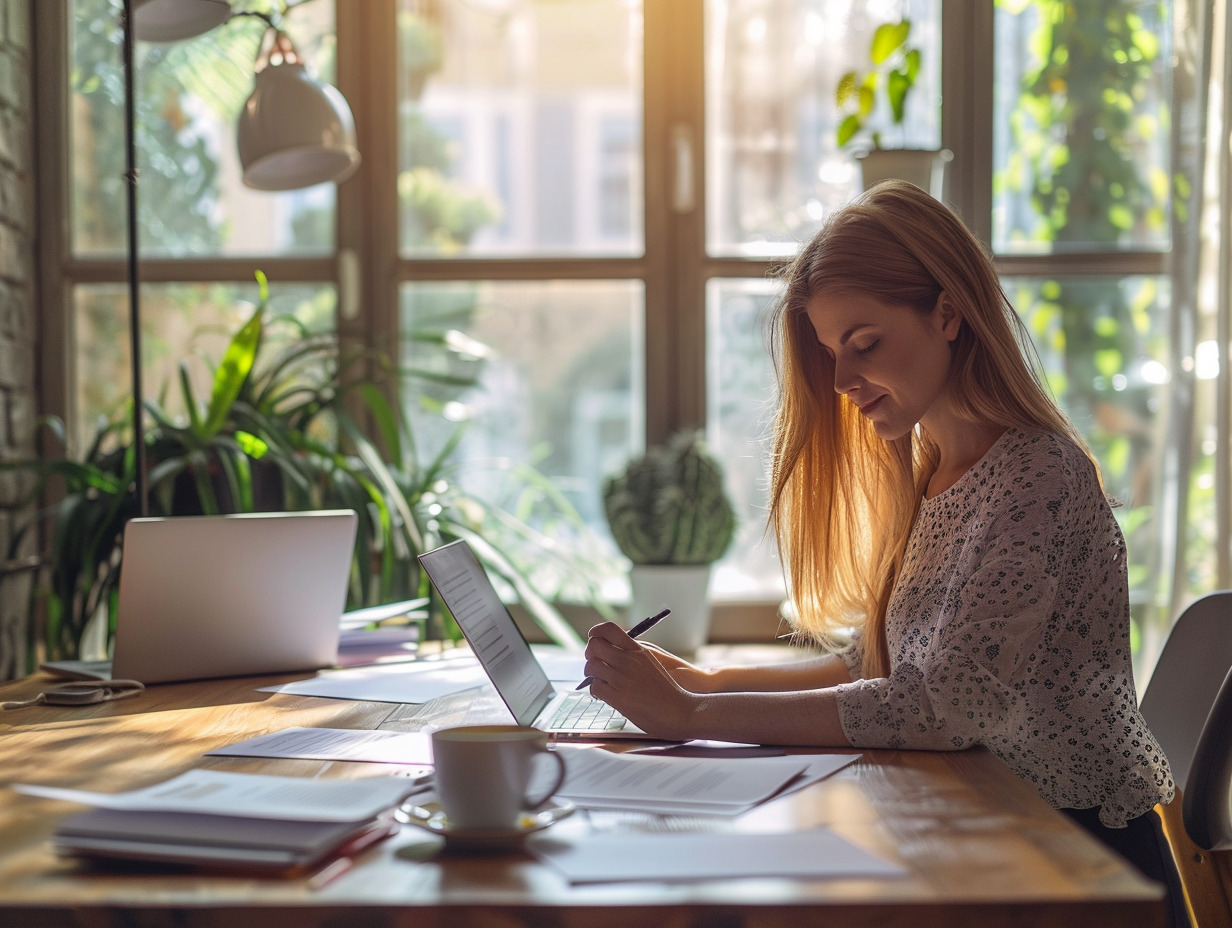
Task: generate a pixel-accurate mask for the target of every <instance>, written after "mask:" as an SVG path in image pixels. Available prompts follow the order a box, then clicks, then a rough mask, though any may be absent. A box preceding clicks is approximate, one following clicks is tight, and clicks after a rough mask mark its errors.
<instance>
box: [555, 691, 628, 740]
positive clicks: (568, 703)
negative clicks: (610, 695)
mask: <svg viewBox="0 0 1232 928" xmlns="http://www.w3.org/2000/svg"><path fill="white" fill-rule="evenodd" d="M625 722H626V719H625V717H624V716H623V715H621V714H620V713H619V712H617V711H616V710H615V709H613V708H612V707H611V706H609V705H608V704H607V703H605V702H604V701H603V700H601V699H595V698H594V697H593V696H591V695H590V693H584V692H575V693H568V694H567V695H566V696H565V698H564V699H562V700H561V702H560V705H559V706H557V707H556V712H555V713H554V714H553V716H552V720H551V721H550V722H549V723H548V728H549V730H550V729H564V730H567V731H614V730H616V729H620V728H624V727H625Z"/></svg>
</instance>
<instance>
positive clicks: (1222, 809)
mask: <svg viewBox="0 0 1232 928" xmlns="http://www.w3.org/2000/svg"><path fill="white" fill-rule="evenodd" d="M1182 810H1183V818H1184V822H1185V831H1186V832H1188V833H1189V837H1190V838H1192V839H1193V842H1194V844H1196V845H1198V847H1200V848H1202V849H1204V850H1207V851H1228V850H1232V671H1229V673H1228V675H1227V676H1226V677H1224V680H1223V686H1221V687H1220V688H1219V695H1218V696H1216V697H1215V704H1214V705H1213V706H1212V707H1211V712H1210V715H1208V716H1207V717H1206V725H1204V726H1203V728H1202V736H1201V737H1200V738H1198V747H1197V748H1196V749H1195V750H1194V755H1193V763H1192V764H1191V765H1190V768H1189V778H1188V779H1187V780H1186V781H1185V790H1184V794H1183V802H1182Z"/></svg>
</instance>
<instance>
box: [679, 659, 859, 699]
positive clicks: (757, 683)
mask: <svg viewBox="0 0 1232 928" xmlns="http://www.w3.org/2000/svg"><path fill="white" fill-rule="evenodd" d="M682 682H683V681H682ZM850 682H851V676H850V674H849V673H848V672H847V665H846V664H844V663H843V661H842V659H841V658H838V657H835V656H834V655H832V654H827V655H824V656H822V657H815V658H810V659H808V660H803V661H796V662H793V663H790V664H765V665H758V666H732V667H717V668H714V669H713V670H709V671H707V672H706V674H705V679H704V681H703V682H702V685H701V686H699V687H698V688H697V689H698V690H699V691H704V692H707V693H778V692H791V691H796V690H817V689H823V688H825V687H828V686H837V685H838V684H840V683H850ZM686 687H687V684H686Z"/></svg>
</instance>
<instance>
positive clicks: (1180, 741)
mask: <svg viewBox="0 0 1232 928" xmlns="http://www.w3.org/2000/svg"><path fill="white" fill-rule="evenodd" d="M1141 710H1142V715H1143V717H1144V718H1145V719H1146V723H1147V725H1148V726H1149V727H1150V729H1151V732H1152V733H1153V734H1154V735H1155V737H1156V738H1157V739H1158V740H1159V743H1160V745H1161V746H1162V747H1163V749H1164V754H1166V755H1167V757H1168V762H1169V764H1170V765H1171V767H1172V775H1173V778H1174V779H1175V781H1176V784H1177V786H1178V787H1180V794H1179V799H1178V800H1174V801H1173V802H1172V803H1170V804H1169V805H1167V806H1160V807H1157V808H1158V811H1159V813H1160V817H1161V818H1162V820H1163V827H1164V833H1165V834H1166V835H1167V836H1168V842H1169V844H1171V846H1172V853H1173V859H1174V860H1175V861H1176V866H1177V870H1178V871H1179V872H1180V876H1181V884H1182V886H1183V887H1184V890H1185V899H1186V903H1187V904H1188V906H1189V910H1190V914H1191V917H1192V921H1193V924H1194V928H1228V926H1229V925H1232V899H1230V898H1229V895H1230V893H1232V854H1228V853H1223V852H1218V851H1217V850H1216V849H1217V843H1216V842H1227V843H1226V844H1218V848H1225V847H1226V848H1232V817H1230V815H1229V807H1228V803H1229V798H1230V794H1232V590H1225V591H1221V592H1218V593H1211V594H1209V595H1207V596H1203V597H1202V598H1201V599H1198V600H1196V601H1194V602H1193V603H1192V604H1191V605H1190V606H1189V607H1188V608H1186V609H1185V611H1184V612H1182V613H1181V615H1180V617H1179V618H1178V619H1177V620H1176V624H1175V625H1174V626H1173V627H1172V631H1171V632H1170V633H1169V635H1168V640H1167V641H1166V642H1165V643H1164V649H1163V651H1162V653H1161V654H1160V656H1159V662H1158V663H1157V664H1156V665H1155V672H1154V673H1153V674H1152V675H1151V679H1150V682H1149V683H1148V684H1147V688H1146V691H1145V692H1144V693H1143V694H1142V700H1141ZM1208 841H1209V842H1210V843H1206V842H1208Z"/></svg>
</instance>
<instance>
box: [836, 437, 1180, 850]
mask: <svg viewBox="0 0 1232 928" xmlns="http://www.w3.org/2000/svg"><path fill="white" fill-rule="evenodd" d="M1125 570H1126V565H1125V542H1124V539H1123V538H1122V536H1121V531H1120V528H1119V526H1118V525H1117V522H1116V519H1115V518H1114V517H1113V515H1112V510H1111V509H1110V508H1109V505H1108V501H1107V498H1106V497H1105V496H1104V493H1103V491H1102V490H1101V488H1100V486H1099V481H1098V479H1097V477H1096V474H1095V470H1094V468H1093V467H1092V466H1091V463H1090V461H1089V460H1088V459H1087V457H1086V455H1085V454H1083V452H1082V450H1081V449H1080V448H1078V447H1077V446H1075V445H1074V444H1073V443H1072V442H1071V441H1069V440H1068V439H1065V438H1062V437H1059V436H1057V435H1053V434H1051V433H1046V432H1038V431H1037V432H1027V431H1023V430H1017V429H1009V430H1007V431H1006V432H1005V433H1004V434H1003V435H1002V436H1001V438H1000V439H998V441H997V442H996V444H994V445H993V447H992V448H991V449H990V450H989V451H988V453H987V454H986V455H985V456H984V457H983V459H981V460H980V461H979V463H977V464H976V465H975V466H974V467H972V468H971V469H970V470H969V471H967V473H966V474H964V475H963V476H962V477H961V478H960V479H959V480H958V482H957V483H955V484H954V485H953V486H951V487H950V488H949V489H947V490H945V491H944V492H942V493H939V494H937V495H936V496H935V497H933V498H932V499H926V500H924V501H923V502H922V503H921V505H920V512H919V515H918V517H917V519H916V523H915V526H914V527H913V528H912V531H911V537H910V539H909V541H908V545H907V550H906V553H905V557H904V560H903V564H902V568H901V571H900V573H899V579H898V582H897V585H896V586H895V589H894V593H893V595H892V597H891V599H890V604H889V610H888V613H887V617H886V635H887V640H888V642H889V647H890V666H891V670H890V676H889V677H888V678H882V679H877V680H862V679H858V678H859V675H860V672H859V668H860V661H861V657H862V640H861V638H860V635H859V633H857V635H856V638H855V640H854V641H853V643H852V646H851V647H850V648H848V649H846V650H845V651H844V653H843V658H844V660H845V661H846V663H847V666H848V669H849V670H850V672H851V675H852V679H853V680H855V681H856V682H854V683H848V684H843V685H842V686H839V687H837V692H838V706H839V716H840V719H841V721H842V726H843V731H844V732H845V733H846V735H847V737H848V738H849V739H850V740H851V743H852V744H854V745H856V746H859V747H870V748H872V747H887V748H923V749H933V750H958V749H963V748H967V747H971V746H973V745H977V744H980V745H984V746H985V747H986V748H988V749H989V750H990V751H992V752H993V753H994V754H996V755H997V757H999V758H1000V759H1001V760H1002V761H1003V762H1004V763H1005V764H1007V765H1008V766H1009V767H1010V768H1011V769H1012V770H1013V771H1014V772H1015V773H1017V774H1018V775H1019V776H1020V777H1022V778H1023V779H1024V780H1026V781H1027V782H1028V783H1030V784H1031V785H1032V786H1034V787H1035V789H1036V790H1037V791H1038V792H1039V794H1040V796H1042V797H1043V798H1044V799H1045V800H1046V801H1048V802H1049V803H1051V804H1052V805H1053V806H1054V807H1056V808H1072V809H1089V808H1093V807H1099V809H1100V813H1099V817H1100V820H1101V821H1102V822H1103V823H1104V824H1105V825H1108V826H1111V827H1118V826H1122V825H1124V824H1125V823H1126V822H1127V821H1128V820H1130V819H1132V818H1136V817H1137V816H1139V815H1141V814H1143V813H1145V812H1147V811H1149V810H1150V809H1151V808H1152V807H1153V806H1154V805H1155V804H1156V803H1157V802H1164V803H1167V802H1169V801H1170V800H1171V799H1172V795H1173V783H1172V775H1171V772H1170V771H1169V769H1168V762H1167V760H1166V759H1165V758H1164V755H1163V751H1162V750H1161V749H1160V747H1159V744H1158V743H1157V742H1156V741H1155V738H1154V736H1152V734H1151V733H1150V731H1149V730H1148V729H1147V727H1146V723H1145V722H1144V721H1143V719H1142V716H1141V715H1140V714H1139V713H1138V699H1137V695H1136V693H1135V690H1134V680H1133V668H1132V665H1131V662H1130V648H1129V594H1128V584H1127V581H1126V574H1125Z"/></svg>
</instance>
